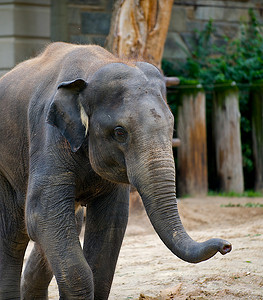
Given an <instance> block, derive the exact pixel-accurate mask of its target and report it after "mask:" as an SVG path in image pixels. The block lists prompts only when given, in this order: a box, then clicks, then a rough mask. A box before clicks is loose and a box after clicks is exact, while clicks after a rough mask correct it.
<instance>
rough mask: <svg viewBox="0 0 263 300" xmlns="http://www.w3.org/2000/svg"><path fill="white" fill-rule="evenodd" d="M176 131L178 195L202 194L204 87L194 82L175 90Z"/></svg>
mask: <svg viewBox="0 0 263 300" xmlns="http://www.w3.org/2000/svg"><path fill="white" fill-rule="evenodd" d="M178 100H179V105H178V116H177V132H178V137H179V139H180V141H181V144H180V147H179V148H178V150H177V151H178V152H177V154H178V176H177V178H178V190H179V194H180V195H181V196H183V195H191V196H200V195H206V194H207V190H208V181H207V149H206V115H205V93H204V90H203V89H202V88H201V87H200V86H198V85H197V83H196V84H195V86H194V87H193V86H192V87H190V86H189V88H187V89H181V90H179V94H178Z"/></svg>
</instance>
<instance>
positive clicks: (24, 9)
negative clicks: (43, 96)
mask: <svg viewBox="0 0 263 300" xmlns="http://www.w3.org/2000/svg"><path fill="white" fill-rule="evenodd" d="M49 10H50V0H0V76H1V75H3V74H4V73H6V72H7V71H8V70H9V69H11V68H13V67H14V66H15V65H16V64H17V63H19V62H21V61H22V60H24V59H27V58H30V57H32V56H35V55H36V54H37V53H38V51H40V49H42V48H43V46H44V45H45V44H46V43H47V42H49V40H50V19H49V15H50V13H49Z"/></svg>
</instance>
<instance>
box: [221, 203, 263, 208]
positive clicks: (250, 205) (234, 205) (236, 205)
mask: <svg viewBox="0 0 263 300" xmlns="http://www.w3.org/2000/svg"><path fill="white" fill-rule="evenodd" d="M220 207H263V204H262V203H252V202H248V203H246V204H244V205H242V204H240V203H238V204H233V203H231V202H230V203H228V204H221V205H220Z"/></svg>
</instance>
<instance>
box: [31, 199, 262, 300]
mask: <svg viewBox="0 0 263 300" xmlns="http://www.w3.org/2000/svg"><path fill="white" fill-rule="evenodd" d="M178 202H179V211H180V215H181V218H182V222H183V224H184V226H185V228H186V229H187V231H188V233H189V234H190V236H191V237H192V238H193V239H195V240H197V241H200V242H201V241H204V240H206V239H209V238H212V237H221V238H224V239H227V240H228V241H230V242H231V243H232V245H233V250H232V252H231V253H229V254H227V255H225V256H222V255H221V254H217V255H216V256H214V257H213V258H211V259H210V260H208V261H205V262H202V263H199V264H189V263H186V262H184V261H182V260H180V259H178V258H177V257H176V256H174V255H173V254H172V253H171V252H170V251H169V250H168V249H167V248H166V247H165V246H164V244H163V243H162V242H161V241H160V239H159V237H158V236H157V234H156V233H155V232H154V230H153V229H152V226H151V224H150V223H149V221H148V218H147V216H146V215H145V212H144V211H137V212H133V213H132V214H131V215H130V218H129V224H128V228H127V232H126V235H125V238H124V241H123V246H122V249H121V253H120V256H119V260H118V265H117V268H116V272H115V277H114V282H113V286H112V290H111V294H110V298H109V299H110V300H126V299H134V300H135V299H137V300H138V299H140V300H142V299H156V300H157V299H158V300H168V299H184V300H193V299H196V300H197V299H198V300H199V299H213V300H214V299H220V300H222V299H224V300H227V299H231V300H232V299H263V207H243V206H242V207H221V205H226V204H229V203H230V202H231V203H233V204H241V205H244V204H246V203H249V202H252V203H261V204H263V198H225V197H207V198H203V199H199V198H195V199H190V198H188V199H183V200H179V201H178ZM27 253H28V252H27ZM27 255H28V254H27ZM49 299H58V292H57V287H56V283H55V280H54V279H53V281H52V283H51V286H50V289H49Z"/></svg>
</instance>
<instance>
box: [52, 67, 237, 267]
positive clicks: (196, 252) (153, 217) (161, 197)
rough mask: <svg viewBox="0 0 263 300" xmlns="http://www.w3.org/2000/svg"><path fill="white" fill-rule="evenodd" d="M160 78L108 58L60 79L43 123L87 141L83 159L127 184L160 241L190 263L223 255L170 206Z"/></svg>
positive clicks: (167, 116)
mask: <svg viewBox="0 0 263 300" xmlns="http://www.w3.org/2000/svg"><path fill="white" fill-rule="evenodd" d="M165 97H166V87H165V81H164V78H163V76H162V74H161V73H160V71H159V70H158V69H157V68H156V67H154V66H153V65H150V64H148V63H141V62H140V63H139V62H137V63H134V64H132V63H127V64H124V63H110V64H107V65H105V66H103V67H101V68H99V69H98V70H97V71H96V72H95V73H94V74H93V75H92V76H90V78H88V79H83V78H77V79H75V80H73V81H66V82H62V83H60V85H59V86H58V90H57V93H56V95H55V97H54V99H53V102H52V104H51V107H50V110H49V115H48V119H47V120H48V122H49V123H50V124H52V125H54V126H57V127H58V129H59V130H60V131H61V133H62V134H63V135H64V137H65V138H66V139H67V140H68V142H69V144H70V145H71V149H72V151H74V152H75V151H77V150H78V149H79V148H80V147H81V145H82V143H83V142H84V140H85V139H88V142H89V160H90V164H91V166H92V168H93V169H94V171H95V172H96V173H97V174H99V175H100V176H101V177H102V178H104V179H107V180H109V181H112V182H115V183H120V184H129V183H131V184H133V185H134V186H135V187H136V188H137V190H138V192H139V194H140V195H141V197H142V200H143V203H144V206H145V209H146V212H147V214H148V216H149V218H150V221H151V223H152V225H153V227H154V228H155V230H156V232H157V233H158V235H159V236H160V238H161V239H162V241H163V242H164V243H165V244H166V246H167V247H168V248H169V249H170V250H171V251H172V252H173V253H174V254H175V255H177V256H178V257H179V258H181V259H183V260H185V261H187V262H192V263H197V262H200V261H203V260H206V259H209V258H210V257H212V256H213V255H215V254H216V253H217V252H218V251H219V252H220V253H221V254H226V253H228V252H230V251H231V244H230V243H229V242H227V241H224V240H221V239H210V240H208V241H206V242H203V243H197V242H195V241H193V240H192V239H191V238H190V237H189V235H188V234H187V233H186V231H185V229H184V227H183V225H182V223H181V220H180V217H179V214H178V210H177V201H176V189H175V166H174V158H173V154H172V135H173V128H174V118H173V115H172V113H171V111H170V110H169V108H168V106H167V104H166V101H165Z"/></svg>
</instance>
